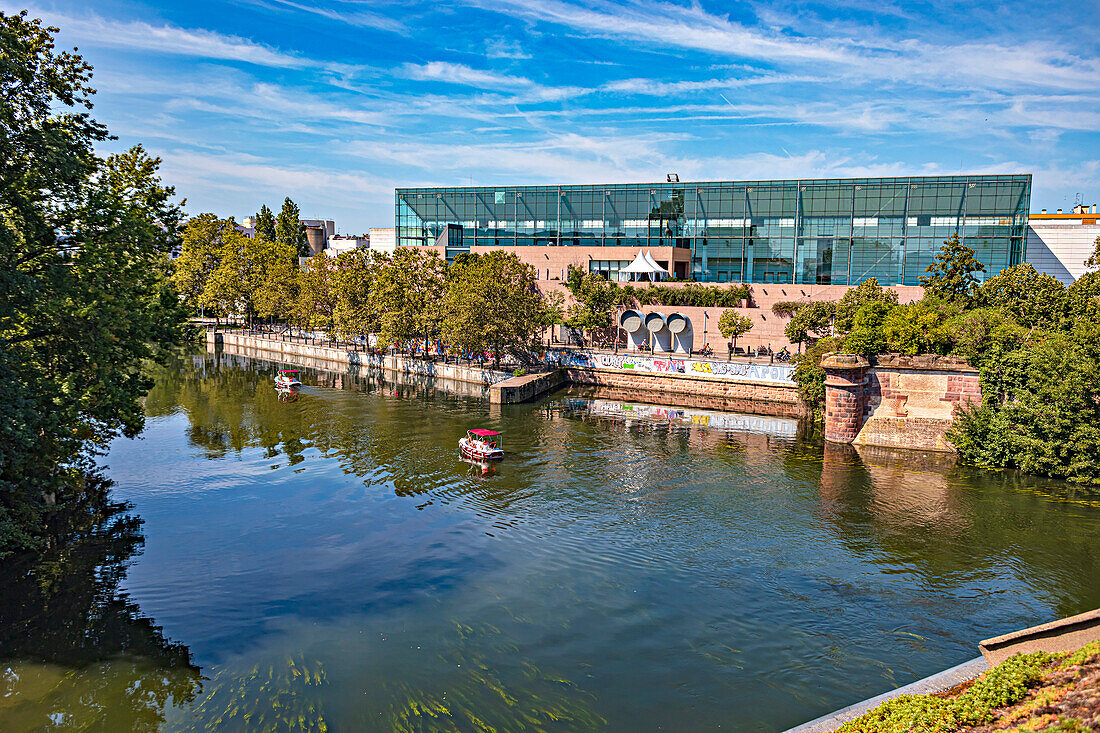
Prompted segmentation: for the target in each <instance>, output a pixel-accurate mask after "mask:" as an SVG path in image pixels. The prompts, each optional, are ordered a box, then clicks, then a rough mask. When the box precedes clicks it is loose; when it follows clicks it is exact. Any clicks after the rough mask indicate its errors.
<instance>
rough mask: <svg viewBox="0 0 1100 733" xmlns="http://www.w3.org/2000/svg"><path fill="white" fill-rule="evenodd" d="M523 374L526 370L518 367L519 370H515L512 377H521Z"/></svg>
mask: <svg viewBox="0 0 1100 733" xmlns="http://www.w3.org/2000/svg"><path fill="white" fill-rule="evenodd" d="M525 374H527V370H526V369H524V368H523V367H520V368H519V369H516V370H515V371H514V372H512V376H513V377H522V376H523V375H525Z"/></svg>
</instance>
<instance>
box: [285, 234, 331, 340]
mask: <svg viewBox="0 0 1100 733" xmlns="http://www.w3.org/2000/svg"><path fill="white" fill-rule="evenodd" d="M335 271H336V261H335V260H334V259H333V258H332V257H329V256H328V255H327V254H323V253H322V254H319V255H314V256H313V257H310V258H309V259H308V260H306V266H305V268H304V269H303V270H302V274H301V280H300V282H301V287H300V289H299V291H298V305H297V307H296V308H295V311H294V313H295V320H296V321H297V323H298V325H299V326H301V327H302V328H308V329H311V330H320V331H329V330H331V329H332V327H333V317H334V316H335V314H336V290H335V288H334V282H333V275H334V273H335Z"/></svg>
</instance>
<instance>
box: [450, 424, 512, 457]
mask: <svg viewBox="0 0 1100 733" xmlns="http://www.w3.org/2000/svg"><path fill="white" fill-rule="evenodd" d="M502 437H503V436H502V435H501V434H500V433H498V432H497V431H495V430H486V429H484V428H473V429H471V430H467V431H466V436H465V437H463V438H459V439H458V448H459V450H461V451H462V455H464V456H467V457H469V458H473V459H474V460H476V461H497V460H500V459H501V458H504V451H503V450H502V449H501V447H500V446H501V438H502Z"/></svg>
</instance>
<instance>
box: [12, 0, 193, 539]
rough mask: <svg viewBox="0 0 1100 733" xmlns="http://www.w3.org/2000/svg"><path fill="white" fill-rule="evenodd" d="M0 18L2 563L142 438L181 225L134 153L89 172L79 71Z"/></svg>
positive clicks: (170, 304)
mask: <svg viewBox="0 0 1100 733" xmlns="http://www.w3.org/2000/svg"><path fill="white" fill-rule="evenodd" d="M56 32H57V30H56V29H53V28H46V27H43V26H42V24H41V22H40V21H37V20H30V19H28V18H27V14H26V13H25V12H24V13H20V14H17V15H6V14H4V13H0V59H2V63H0V89H3V90H4V101H3V104H2V105H0V343H2V344H3V348H2V349H0V369H3V372H4V376H5V379H6V380H7V382H6V396H5V399H4V400H3V401H2V402H0V556H2V555H5V554H8V553H11V552H15V551H20V550H28V549H40V548H41V547H42V546H43V544H44V537H45V536H46V531H45V530H46V527H47V525H48V524H49V522H50V517H51V516H54V515H55V514H56V512H58V511H60V509H62V508H64V507H65V506H69V505H74V504H78V503H79V502H80V501H81V499H82V497H84V496H85V494H86V492H87V490H88V487H89V485H90V483H89V478H88V477H89V475H91V474H94V472H95V470H96V469H95V464H94V457H95V455H96V454H97V453H101V452H102V451H103V450H105V448H106V446H107V445H108V443H109V442H110V441H111V440H112V439H113V438H115V437H117V436H118V435H126V436H131V437H132V436H134V435H136V434H137V433H138V432H139V431H140V430H141V428H142V425H143V421H144V414H143V411H142V409H141V403H140V399H141V397H142V396H143V395H144V393H145V391H146V390H147V389H148V387H149V382H148V381H147V379H146V377H145V374H144V372H143V370H142V364H143V362H145V361H146V360H148V359H151V358H163V356H164V353H165V351H166V349H167V348H168V347H169V346H170V345H172V344H173V343H178V342H179V341H180V340H182V339H183V338H184V335H185V326H184V323H185V314H184V312H183V310H182V308H181V307H180V305H179V298H178V296H177V295H176V293H175V292H174V291H173V290H172V289H171V287H170V285H169V282H168V269H169V261H168V254H169V252H170V251H171V250H172V248H173V247H174V246H175V244H176V239H177V236H178V226H179V222H180V219H181V216H182V213H181V211H180V208H179V206H178V205H177V204H176V203H174V202H173V197H174V192H173V190H172V189H171V188H169V187H166V186H164V185H163V184H162V183H161V181H160V180H159V178H158V176H157V169H158V166H159V164H160V161H159V159H157V158H152V157H150V156H148V155H147V154H146V153H145V151H144V150H142V149H141V148H140V147H138V148H133V149H131V150H130V151H129V152H127V153H124V154H122V155H115V156H111V157H109V158H107V159H106V160H101V159H99V158H97V157H96V156H95V153H94V150H93V146H94V145H95V143H97V142H99V141H101V140H103V139H105V138H106V136H107V133H106V130H105V128H103V126H102V125H99V124H98V123H96V122H94V121H93V120H91V118H90V117H89V115H88V113H87V111H86V110H87V109H88V108H89V107H90V106H91V105H90V96H91V94H93V90H92V89H91V87H90V85H89V81H90V67H89V66H88V65H87V64H86V63H85V62H84V61H83V60H82V59H81V58H80V57H79V56H78V55H76V54H74V53H65V52H56V51H55V49H54V42H53V34H54V33H56Z"/></svg>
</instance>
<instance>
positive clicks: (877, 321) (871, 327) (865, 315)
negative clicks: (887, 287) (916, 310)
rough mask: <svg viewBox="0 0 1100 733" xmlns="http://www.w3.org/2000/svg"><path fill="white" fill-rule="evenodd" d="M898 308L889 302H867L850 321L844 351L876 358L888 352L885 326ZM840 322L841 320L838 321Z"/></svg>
mask: <svg viewBox="0 0 1100 733" xmlns="http://www.w3.org/2000/svg"><path fill="white" fill-rule="evenodd" d="M895 307H896V306H895V305H894V304H892V303H891V302H889V301H884V300H867V301H866V302H864V303H863V304H862V305H861V306H860V307H859V309H858V310H857V311H856V312H855V314H854V315H852V316H850V320H849V321H848V324H849V325H848V333H847V335H846V336H845V337H844V343H843V350H844V351H846V352H848V353H850V354H859V355H860V356H868V357H870V356H874V355H875V354H881V353H882V352H884V351H886V343H887V342H886V333H885V330H884V329H883V324H884V323H885V321H886V317H887V316H889V315H890V313H891V312H892V311H893V310H894V308H895ZM837 320H838V321H839V318H838V319H837Z"/></svg>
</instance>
